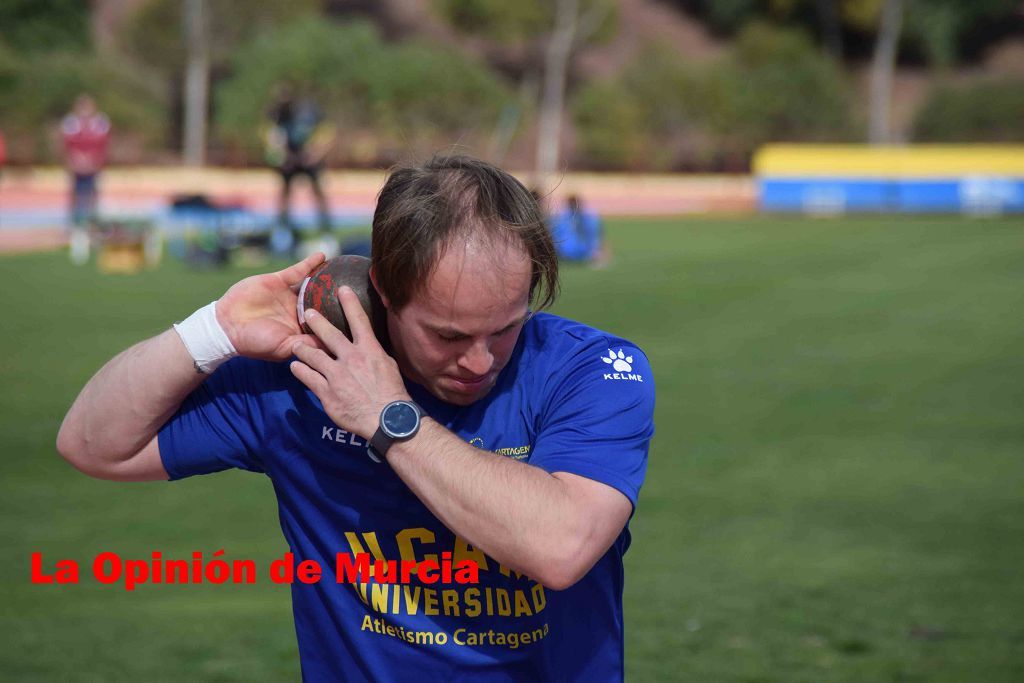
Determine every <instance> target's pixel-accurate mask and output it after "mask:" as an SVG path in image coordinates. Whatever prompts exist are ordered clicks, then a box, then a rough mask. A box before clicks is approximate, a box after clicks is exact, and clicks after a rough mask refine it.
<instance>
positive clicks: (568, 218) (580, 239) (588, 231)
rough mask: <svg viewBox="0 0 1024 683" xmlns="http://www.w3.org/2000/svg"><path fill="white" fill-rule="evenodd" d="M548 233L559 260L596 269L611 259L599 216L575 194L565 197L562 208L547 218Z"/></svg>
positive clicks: (605, 264)
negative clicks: (591, 266)
mask: <svg viewBox="0 0 1024 683" xmlns="http://www.w3.org/2000/svg"><path fill="white" fill-rule="evenodd" d="M551 233H552V239H553V240H554V242H555V249H556V250H557V251H558V257H559V258H560V259H562V260H563V261H577V262H584V263H589V264H591V265H593V266H595V267H599V268H600V267H604V266H607V265H608V264H609V263H610V262H611V252H610V251H609V248H608V244H607V243H606V242H605V239H604V229H603V227H602V225H601V218H600V217H599V216H598V215H597V214H596V213H594V212H593V211H590V210H587V209H585V208H583V205H582V203H581V202H580V198H579V196H578V195H575V194H572V195H569V196H568V197H566V200H565V208H564V209H563V210H561V211H559V212H558V213H556V214H554V215H553V216H552V217H551Z"/></svg>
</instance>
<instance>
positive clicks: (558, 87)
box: [534, 0, 579, 187]
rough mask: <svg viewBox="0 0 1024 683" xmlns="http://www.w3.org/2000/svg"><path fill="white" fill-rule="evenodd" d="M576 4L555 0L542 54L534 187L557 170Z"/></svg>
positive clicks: (577, 4) (574, 34)
mask: <svg viewBox="0 0 1024 683" xmlns="http://www.w3.org/2000/svg"><path fill="white" fill-rule="evenodd" d="M578 14H579V2H578V0H557V4H556V7H555V30H554V32H553V33H552V34H551V40H549V41H548V46H547V50H546V51H545V54H544V91H543V94H542V96H541V101H540V124H539V126H538V130H537V154H536V157H535V164H536V166H535V168H534V184H535V185H538V186H540V187H547V183H548V180H549V179H550V178H551V175H552V174H553V173H554V172H555V169H556V168H557V166H558V161H559V156H560V151H561V142H562V109H563V103H564V100H565V80H566V73H567V72H568V70H569V55H570V54H571V52H572V45H573V42H574V41H575V39H576V23H577V17H578Z"/></svg>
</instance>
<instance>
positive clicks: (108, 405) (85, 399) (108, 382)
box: [57, 329, 206, 481]
mask: <svg viewBox="0 0 1024 683" xmlns="http://www.w3.org/2000/svg"><path fill="white" fill-rule="evenodd" d="M205 377H206V375H201V374H199V373H197V372H196V370H195V367H194V365H193V362H192V357H191V356H190V355H189V352H188V349H186V348H185V344H184V343H182V341H181V338H180V337H179V336H178V334H177V333H176V332H175V331H174V330H173V329H169V330H167V331H166V332H164V333H162V334H160V335H158V336H156V337H153V338H152V339H147V340H146V341H144V342H140V343H138V344H136V345H135V346H132V347H131V348H129V349H127V350H126V351H123V352H121V353H120V354H118V355H117V356H115V357H114V358H113V359H111V360H110V361H109V362H108V363H107V364H106V365H104V366H103V368H102V369H100V371H99V372H97V373H96V374H95V375H94V376H93V378H92V379H91V380H89V383H88V384H86V385H85V388H84V389H82V391H81V393H80V394H79V395H78V398H77V399H75V402H74V404H73V405H72V406H71V410H69V411H68V414H67V416H66V417H65V418H64V423H63V424H62V425H61V428H60V432H59V433H58V435H57V450H58V451H59V452H60V454H61V455H62V456H64V458H65V459H66V460H67V461H68V462H70V463H71V464H72V465H74V466H75V467H76V468H77V469H79V470H81V471H82V472H84V473H85V474H88V475H89V476H92V477H97V478H99V479H112V480H115V481H153V480H160V479H167V472H166V471H165V470H164V466H163V463H162V462H161V460H160V449H159V446H158V445H157V436H156V435H157V432H159V430H160V427H162V426H163V424H164V423H165V422H167V420H168V419H170V417H171V416H172V415H174V412H175V411H176V410H177V409H178V406H180V405H181V403H182V401H184V400H185V398H186V397H187V396H188V395H189V394H190V393H191V392H192V391H193V390H194V389H195V388H196V387H198V386H199V385H200V384H201V383H202V381H203V379H204V378H205Z"/></svg>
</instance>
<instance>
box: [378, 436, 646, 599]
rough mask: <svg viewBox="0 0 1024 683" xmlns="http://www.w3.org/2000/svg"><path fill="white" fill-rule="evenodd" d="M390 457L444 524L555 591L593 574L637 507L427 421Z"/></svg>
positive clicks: (585, 481)
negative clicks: (484, 448)
mask: <svg viewBox="0 0 1024 683" xmlns="http://www.w3.org/2000/svg"><path fill="white" fill-rule="evenodd" d="M387 460H388V463H389V464H390V465H391V467H392V469H394V471H395V472H396V473H397V474H398V476H399V477H401V478H402V481H404V482H405V483H406V485H407V486H409V488H410V489H412V491H413V492H414V493H415V494H416V495H417V497H419V499H420V500H422V501H423V502H424V504H426V506H427V507H428V508H430V511H431V512H433V513H434V515H436V516H437V518H438V519H440V520H441V521H442V522H444V524H445V526H447V527H448V528H449V529H451V530H452V531H454V532H455V533H457V534H458V535H459V536H460V537H462V538H463V539H465V540H466V541H467V542H469V543H470V544H472V545H473V546H474V547H476V548H479V549H481V550H483V551H484V552H486V553H487V554H488V555H490V556H491V557H493V558H494V559H495V560H497V561H498V562H501V563H502V564H504V565H506V566H508V567H511V568H512V569H515V570H516V571H519V572H522V573H523V574H526V575H527V576H529V577H530V578H532V579H534V580H536V581H539V582H540V583H542V584H544V585H545V586H547V587H548V588H552V589H555V590H562V589H564V588H568V587H569V586H571V585H573V584H574V583H576V582H577V581H578V580H579V579H581V578H582V577H583V575H584V574H586V573H587V572H588V571H590V568H591V567H593V566H594V563H596V562H597V561H598V560H599V559H600V558H601V556H602V555H604V553H605V552H607V550H608V548H609V547H611V545H612V543H614V542H615V539H616V538H617V537H618V535H619V534H620V533H621V532H622V529H623V527H624V526H625V525H626V522H627V521H629V515H630V513H631V512H632V509H633V505H632V503H631V502H630V500H629V499H628V498H627V497H626V496H625V495H623V494H622V493H620V492H619V491H618V490H616V489H614V488H612V487H611V486H608V485H607V484H602V483H600V482H598V481H595V480H593V479H589V478H587V477H581V476H579V475H576V474H570V473H568V472H553V473H549V472H547V471H545V470H543V469H541V468H540V467H535V466H533V465H529V464H527V463H523V462H519V461H516V460H511V459H509V458H501V457H495V456H494V455H493V454H491V453H488V452H486V451H482V450H480V449H478V448H476V447H474V446H471V445H469V444H467V443H466V442H464V441H462V440H461V439H459V437H457V436H456V435H454V434H453V433H452V432H450V431H448V430H447V429H445V428H444V427H443V426H441V425H440V424H438V423H437V422H434V421H433V420H431V419H429V418H426V419H424V421H423V425H422V427H421V428H420V432H419V433H418V434H417V435H416V437H415V438H413V439H411V440H409V441H406V442H397V443H395V444H394V445H392V446H391V448H389V449H388V454H387Z"/></svg>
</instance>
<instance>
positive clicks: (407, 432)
mask: <svg viewBox="0 0 1024 683" xmlns="http://www.w3.org/2000/svg"><path fill="white" fill-rule="evenodd" d="M419 424H420V416H419V413H418V412H416V409H415V408H414V407H412V406H411V405H409V404H408V403H392V404H391V405H389V406H388V407H387V408H386V409H385V410H384V414H383V415H381V418H380V426H381V428H382V429H383V430H384V432H385V433H386V434H387V435H388V436H390V437H391V438H393V439H402V438H405V437H407V436H411V435H412V434H415V433H416V428H417V427H419Z"/></svg>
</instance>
